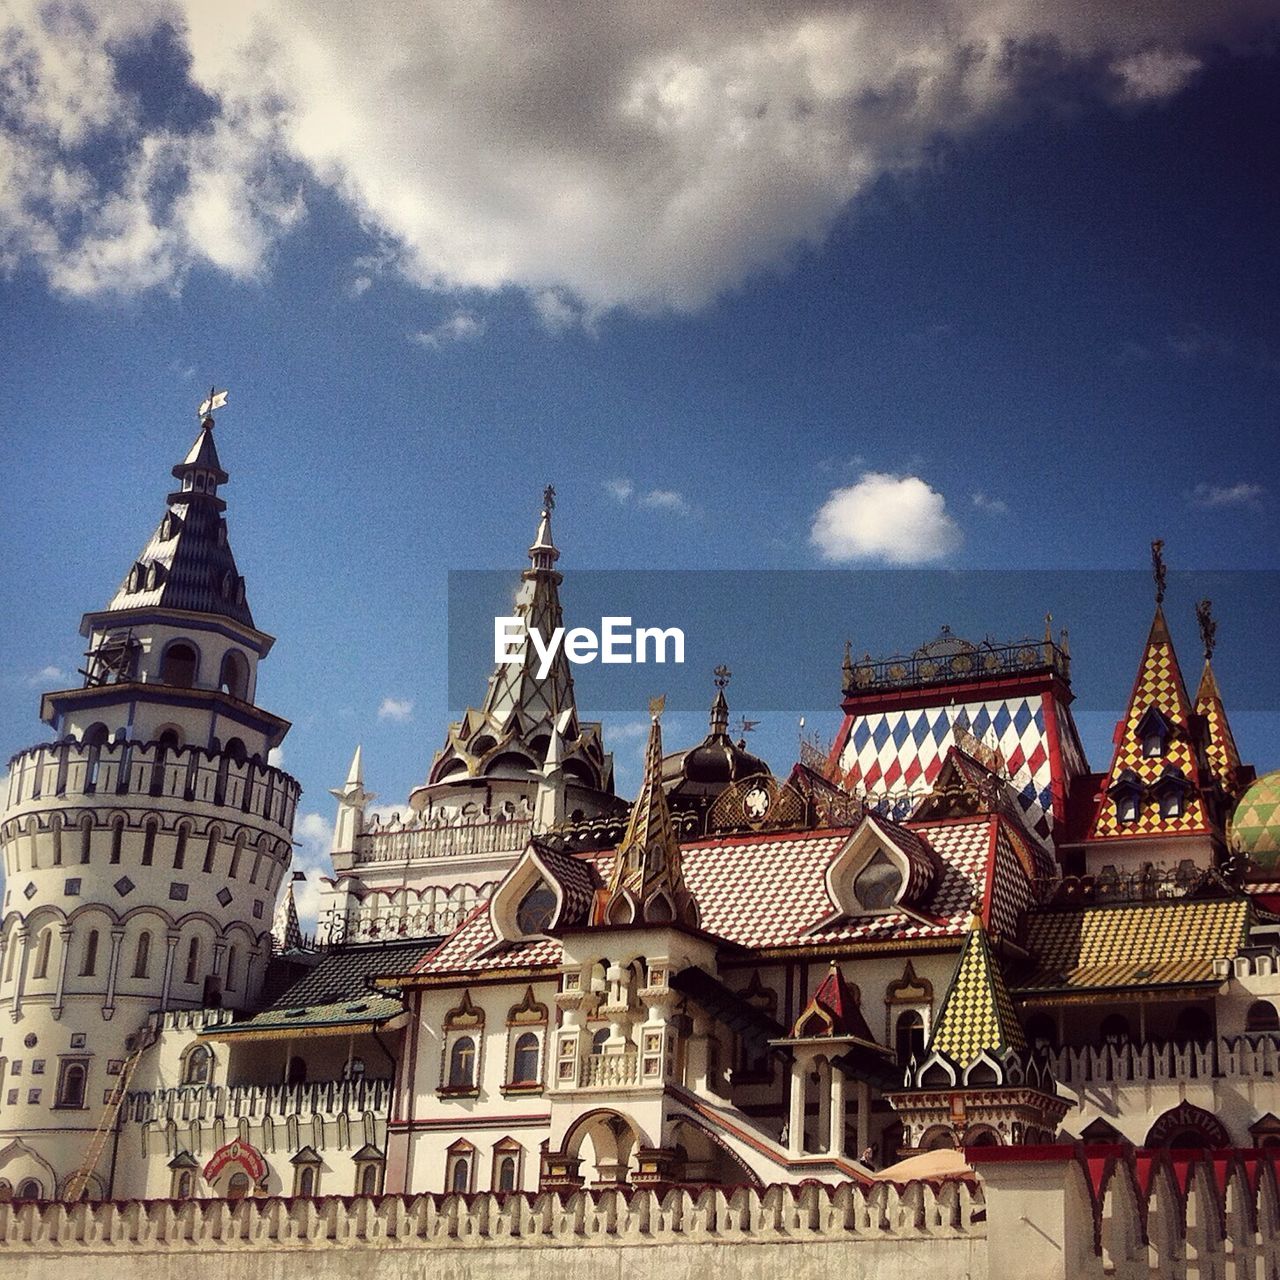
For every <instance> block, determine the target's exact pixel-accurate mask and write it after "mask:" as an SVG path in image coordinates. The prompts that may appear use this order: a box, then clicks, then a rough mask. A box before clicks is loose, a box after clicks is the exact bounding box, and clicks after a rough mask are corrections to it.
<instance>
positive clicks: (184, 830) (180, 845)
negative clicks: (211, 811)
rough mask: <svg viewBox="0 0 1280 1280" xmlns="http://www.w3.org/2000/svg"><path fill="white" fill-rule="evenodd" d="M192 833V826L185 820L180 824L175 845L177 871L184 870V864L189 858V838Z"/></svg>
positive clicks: (174, 856) (174, 855)
mask: <svg viewBox="0 0 1280 1280" xmlns="http://www.w3.org/2000/svg"><path fill="white" fill-rule="evenodd" d="M190 835H191V828H190V826H189V825H188V824H187V823H185V822H183V823H180V824H179V825H178V838H177V840H176V841H174V845H173V869H174V870H175V871H181V870H182V864H183V863H184V862H185V861H186V860H187V839H188V837H189V836H190Z"/></svg>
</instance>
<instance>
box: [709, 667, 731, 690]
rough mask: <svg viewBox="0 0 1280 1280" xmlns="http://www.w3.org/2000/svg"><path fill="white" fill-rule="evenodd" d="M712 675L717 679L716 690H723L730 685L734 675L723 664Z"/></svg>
mask: <svg viewBox="0 0 1280 1280" xmlns="http://www.w3.org/2000/svg"><path fill="white" fill-rule="evenodd" d="M711 674H712V675H713V676H714V677H715V680H716V688H717V689H723V688H724V687H725V685H727V684H728V683H729V678H730V676H732V675H733V672H732V671H730V670H729V668H728V667H726V666H725V665H724V663H723V662H722V663H721V664H720V665H719V666H718V667H717V668H716V669H715V670H714V671H713V672H712V673H711Z"/></svg>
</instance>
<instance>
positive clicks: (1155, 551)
mask: <svg viewBox="0 0 1280 1280" xmlns="http://www.w3.org/2000/svg"><path fill="white" fill-rule="evenodd" d="M1167 572H1168V570H1167V569H1166V568H1165V563H1164V539H1163V538H1156V539H1155V541H1154V542H1152V544H1151V576H1152V577H1153V578H1154V579H1155V580H1156V604H1163V603H1164V580H1165V575H1166V573H1167Z"/></svg>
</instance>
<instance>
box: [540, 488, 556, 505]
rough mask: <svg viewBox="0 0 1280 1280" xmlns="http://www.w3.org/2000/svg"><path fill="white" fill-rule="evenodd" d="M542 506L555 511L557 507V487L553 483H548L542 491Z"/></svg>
mask: <svg viewBox="0 0 1280 1280" xmlns="http://www.w3.org/2000/svg"><path fill="white" fill-rule="evenodd" d="M542 506H543V508H544V510H547V511H554V510H555V509H556V487H555V485H553V484H549V485H547V487H546V488H545V489H543V491H542Z"/></svg>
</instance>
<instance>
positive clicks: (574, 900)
mask: <svg viewBox="0 0 1280 1280" xmlns="http://www.w3.org/2000/svg"><path fill="white" fill-rule="evenodd" d="M534 853H535V854H536V855H537V858H538V861H539V862H540V863H541V864H542V866H543V868H544V869H545V870H546V872H547V874H548V875H550V876H551V877H552V879H554V880H555V882H556V884H557V885H558V886H559V888H560V892H561V894H562V895H563V898H564V906H563V907H562V909H561V911H560V915H559V917H558V918H557V920H556V924H557V925H566V924H586V923H587V921H589V920H590V919H591V908H592V906H593V905H594V903H595V898H596V890H597V889H599V888H600V883H601V882H600V877H599V876H598V875H597V874H596V869H595V866H594V865H593V864H592V863H590V862H588V861H586V860H585V859H583V858H575V857H574V856H573V854H571V853H565V852H564V850H563V849H557V848H555V846H554V845H548V844H543V843H542V842H541V841H538V842H536V843H535V845H534Z"/></svg>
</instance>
